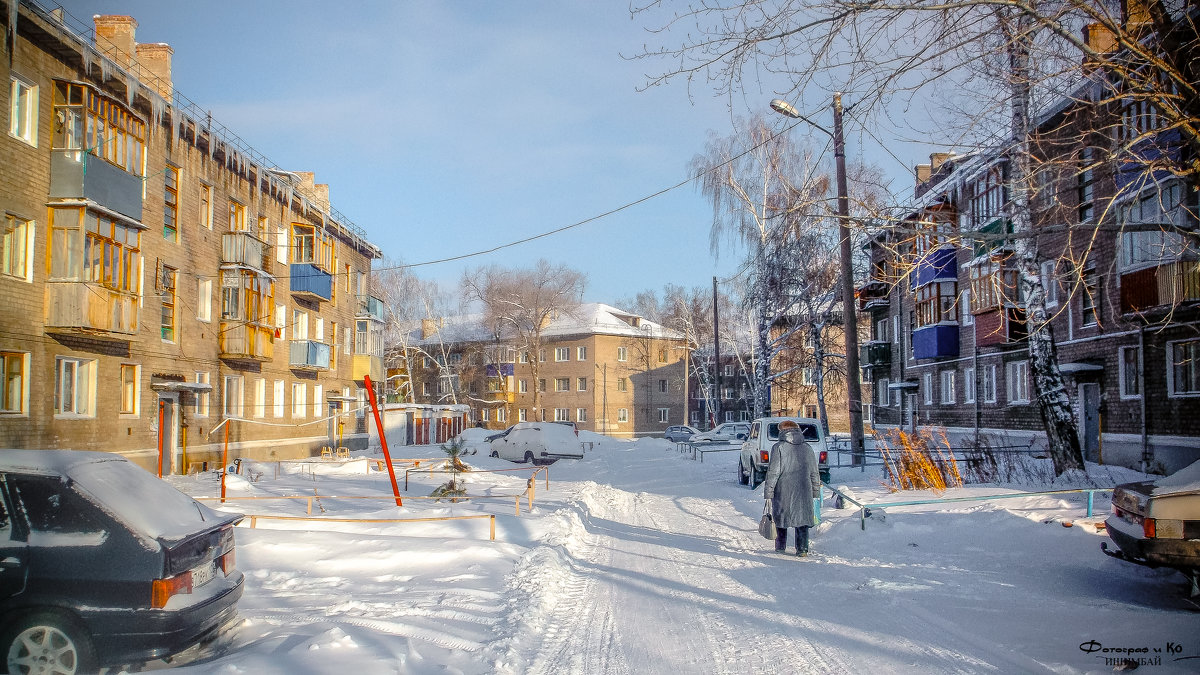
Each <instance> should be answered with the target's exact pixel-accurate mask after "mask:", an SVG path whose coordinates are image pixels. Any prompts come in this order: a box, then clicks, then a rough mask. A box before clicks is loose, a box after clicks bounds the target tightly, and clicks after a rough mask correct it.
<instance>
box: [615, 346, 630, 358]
mask: <svg viewBox="0 0 1200 675" xmlns="http://www.w3.org/2000/svg"><path fill="white" fill-rule="evenodd" d="M617 360H618V361H628V360H629V348H627V347H617Z"/></svg>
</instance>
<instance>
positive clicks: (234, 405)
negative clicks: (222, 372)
mask: <svg viewBox="0 0 1200 675" xmlns="http://www.w3.org/2000/svg"><path fill="white" fill-rule="evenodd" d="M245 411H246V381H245V378H244V377H243V376H241V375H226V376H224V377H223V378H222V379H221V414H222V415H223V416H224V417H225V418H226V419H229V418H237V419H243V415H244V413H245Z"/></svg>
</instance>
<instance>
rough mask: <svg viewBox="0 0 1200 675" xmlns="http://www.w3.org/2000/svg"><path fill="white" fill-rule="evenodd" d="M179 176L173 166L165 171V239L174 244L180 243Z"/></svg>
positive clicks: (177, 169) (177, 168)
mask: <svg viewBox="0 0 1200 675" xmlns="http://www.w3.org/2000/svg"><path fill="white" fill-rule="evenodd" d="M179 175H180V174H179V167H177V166H175V165H173V164H168V165H167V166H166V168H164V169H163V239H165V240H166V241H169V242H171V243H173V244H178V243H179ZM168 233H169V234H168Z"/></svg>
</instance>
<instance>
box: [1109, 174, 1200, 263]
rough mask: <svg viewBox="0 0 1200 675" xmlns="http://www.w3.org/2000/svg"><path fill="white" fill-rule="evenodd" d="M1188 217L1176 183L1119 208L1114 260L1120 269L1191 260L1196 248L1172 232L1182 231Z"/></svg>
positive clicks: (1130, 201)
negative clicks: (1120, 227)
mask: <svg viewBox="0 0 1200 675" xmlns="http://www.w3.org/2000/svg"><path fill="white" fill-rule="evenodd" d="M1189 217H1190V216H1189V213H1188V209H1187V204H1186V202H1185V200H1184V197H1183V188H1182V186H1181V185H1180V184H1179V183H1170V184H1168V185H1165V186H1156V187H1155V188H1153V189H1150V190H1147V191H1146V192H1144V193H1143V194H1141V195H1140V196H1138V197H1137V198H1135V199H1131V200H1129V201H1128V202H1126V203H1125V204H1123V205H1122V206H1121V209H1120V221H1121V225H1122V232H1121V240H1120V248H1119V251H1118V258H1117V260H1118V263H1119V266H1120V269H1121V270H1129V269H1140V268H1143V267H1149V266H1153V265H1160V264H1163V263H1167V262H1174V261H1176V260H1179V259H1180V257H1182V256H1186V257H1187V258H1188V259H1193V258H1194V257H1195V256H1196V255H1197V253H1200V251H1197V247H1196V245H1195V244H1194V243H1191V242H1189V240H1188V238H1187V237H1186V235H1184V234H1182V233H1180V232H1177V231H1172V230H1173V229H1174V228H1186V227H1187V222H1188V219H1189Z"/></svg>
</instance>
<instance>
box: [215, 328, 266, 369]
mask: <svg viewBox="0 0 1200 675" xmlns="http://www.w3.org/2000/svg"><path fill="white" fill-rule="evenodd" d="M217 345H218V349H219V350H220V356H221V358H222V359H227V360H232V361H270V360H271V359H273V358H274V357H275V329H274V328H272V327H270V326H260V325H256V324H251V323H246V322H244V321H222V322H221V332H220V334H219V336H218V339H217Z"/></svg>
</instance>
